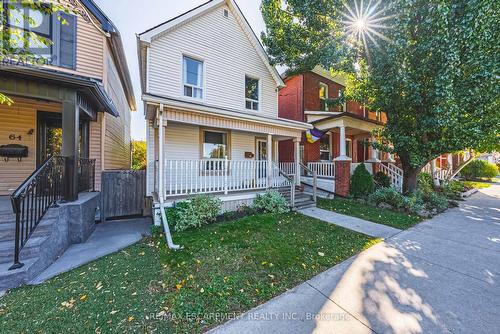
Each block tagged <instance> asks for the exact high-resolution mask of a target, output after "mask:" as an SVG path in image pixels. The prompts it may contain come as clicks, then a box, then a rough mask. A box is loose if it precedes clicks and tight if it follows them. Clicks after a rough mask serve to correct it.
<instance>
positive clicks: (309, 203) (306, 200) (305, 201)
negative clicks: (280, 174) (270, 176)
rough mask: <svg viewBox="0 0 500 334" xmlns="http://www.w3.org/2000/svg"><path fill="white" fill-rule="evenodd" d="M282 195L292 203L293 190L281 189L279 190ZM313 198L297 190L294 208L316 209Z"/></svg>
mask: <svg viewBox="0 0 500 334" xmlns="http://www.w3.org/2000/svg"><path fill="white" fill-rule="evenodd" d="M278 191H279V192H280V193H281V195H282V196H283V197H284V198H285V199H286V200H287V202H289V203H290V201H291V190H290V188H288V187H287V188H281V189H279V190H278ZM315 206H316V203H314V200H313V196H312V195H310V194H307V193H305V192H303V191H302V189H296V192H295V203H294V208H295V209H297V210H301V209H306V208H311V207H315Z"/></svg>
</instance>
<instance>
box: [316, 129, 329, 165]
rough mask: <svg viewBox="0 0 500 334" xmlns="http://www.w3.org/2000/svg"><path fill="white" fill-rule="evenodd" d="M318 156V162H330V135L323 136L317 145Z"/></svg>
mask: <svg viewBox="0 0 500 334" xmlns="http://www.w3.org/2000/svg"><path fill="white" fill-rule="evenodd" d="M319 156H320V160H325V161H330V158H331V155H330V135H328V134H327V135H324V136H323V137H321V140H320V143H319Z"/></svg>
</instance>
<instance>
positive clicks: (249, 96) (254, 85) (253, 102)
mask: <svg viewBox="0 0 500 334" xmlns="http://www.w3.org/2000/svg"><path fill="white" fill-rule="evenodd" d="M245 106H246V108H247V109H250V110H259V80H258V79H254V78H250V77H249V76H245Z"/></svg>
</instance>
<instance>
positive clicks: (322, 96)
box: [319, 82, 328, 111]
mask: <svg viewBox="0 0 500 334" xmlns="http://www.w3.org/2000/svg"><path fill="white" fill-rule="evenodd" d="M327 100H328V85H327V84H325V83H323V82H320V83H319V103H320V110H322V111H323V110H324V111H328V103H326V101H327Z"/></svg>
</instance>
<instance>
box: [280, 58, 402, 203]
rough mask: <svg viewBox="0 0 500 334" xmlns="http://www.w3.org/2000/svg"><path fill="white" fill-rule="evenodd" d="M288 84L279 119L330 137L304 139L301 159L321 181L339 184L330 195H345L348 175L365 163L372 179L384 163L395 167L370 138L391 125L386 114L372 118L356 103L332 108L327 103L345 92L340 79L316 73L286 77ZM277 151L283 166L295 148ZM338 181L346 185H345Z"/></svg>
mask: <svg viewBox="0 0 500 334" xmlns="http://www.w3.org/2000/svg"><path fill="white" fill-rule="evenodd" d="M284 82H285V85H286V87H284V88H282V89H281V90H280V92H279V117H281V118H287V119H291V120H295V121H300V122H307V123H310V124H311V125H313V126H314V127H315V128H316V129H318V130H320V131H322V132H326V133H325V135H324V136H323V137H322V138H321V139H320V140H318V141H316V142H315V143H313V144H312V143H309V142H308V141H307V139H306V137H305V135H304V136H303V137H302V141H301V159H302V162H303V163H304V164H306V165H308V166H309V168H311V169H314V170H316V172H317V173H318V176H319V177H320V178H324V179H331V180H332V181H331V182H332V183H334V181H333V180H336V181H337V182H336V184H330V185H326V187H328V188H329V189H328V190H332V189H331V188H330V186H333V187H335V192H336V193H337V194H340V195H347V193H348V190H349V187H348V185H349V182H348V180H349V177H350V173H352V171H353V170H354V169H355V167H356V166H357V165H358V164H360V163H366V167H367V169H368V170H369V171H370V172H372V173H373V172H376V171H378V169H379V168H380V167H379V166H380V163H381V162H383V163H387V164H386V165H387V166H388V165H389V163H391V162H393V159H392V157H391V156H390V155H388V154H387V153H384V152H380V151H377V150H374V149H373V148H372V147H371V146H370V145H369V142H370V141H372V140H375V138H373V137H372V132H373V131H374V130H376V129H379V128H381V127H382V126H383V125H384V123H385V122H386V120H387V118H386V115H385V114H384V113H377V112H372V111H370V110H368V109H366V108H364V107H363V106H362V105H361V104H359V103H357V102H354V101H347V102H345V103H344V104H343V105H341V106H338V107H329V106H328V103H327V100H328V99H336V98H338V97H339V96H340V95H341V94H342V93H341V92H342V91H343V90H344V89H345V82H344V80H343V79H342V78H341V77H333V76H332V75H331V74H330V72H329V71H326V70H323V69H321V68H320V67H316V68H315V69H313V70H312V71H309V72H305V73H301V74H297V75H293V76H285V77H284ZM279 145H280V146H279V159H280V162H288V161H293V152H294V150H293V142H292V141H282V142H280V144H279ZM390 165H391V166H390V167H395V166H394V165H393V164H390ZM382 168H383V167H382ZM388 173H389V172H388ZM339 180H344V182H343V184H344V185H341V184H340V183H339ZM345 180H347V181H345ZM341 188H342V189H341Z"/></svg>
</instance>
